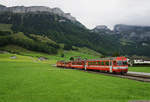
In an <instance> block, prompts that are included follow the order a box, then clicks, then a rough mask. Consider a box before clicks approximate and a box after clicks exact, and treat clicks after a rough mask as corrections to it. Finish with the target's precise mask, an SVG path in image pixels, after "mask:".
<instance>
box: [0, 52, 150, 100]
mask: <svg viewBox="0 0 150 102" xmlns="http://www.w3.org/2000/svg"><path fill="white" fill-rule="evenodd" d="M12 56H16V58H14V59H12ZM10 58H11V59H10ZM49 58H53V59H55V58H54V56H52V57H51V56H49ZM55 62H56V60H52V59H50V60H47V61H39V60H38V59H37V58H35V57H30V56H22V55H15V54H0V102H128V101H129V100H150V97H149V96H150V83H144V82H138V81H134V80H128V79H122V78H117V77H110V76H103V75H99V74H94V73H87V72H83V71H79V70H72V69H62V68H57V67H53V66H52V65H53V64H55Z"/></svg>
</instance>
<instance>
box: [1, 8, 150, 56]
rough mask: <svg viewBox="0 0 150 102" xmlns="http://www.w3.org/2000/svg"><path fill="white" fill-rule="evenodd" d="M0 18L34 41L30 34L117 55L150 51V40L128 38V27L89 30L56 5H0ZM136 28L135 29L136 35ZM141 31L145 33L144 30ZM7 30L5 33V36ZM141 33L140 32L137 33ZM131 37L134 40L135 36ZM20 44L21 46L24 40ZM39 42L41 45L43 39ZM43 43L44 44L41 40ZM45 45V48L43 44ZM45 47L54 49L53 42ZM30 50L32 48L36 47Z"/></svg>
mask: <svg viewBox="0 0 150 102" xmlns="http://www.w3.org/2000/svg"><path fill="white" fill-rule="evenodd" d="M0 18H1V19H0V23H1V24H10V25H11V32H10V33H14V34H16V33H17V34H18V33H19V32H22V33H23V34H24V35H25V36H27V37H29V38H30V39H32V40H33V41H36V42H37V40H36V39H35V38H33V36H31V35H32V34H34V35H36V36H42V37H47V38H48V39H50V40H52V41H54V42H56V44H59V43H63V44H65V45H67V46H69V47H70V46H77V47H88V48H90V49H92V50H95V51H97V52H100V53H102V54H104V55H109V56H111V55H113V54H114V53H116V52H118V53H119V54H121V55H133V54H136V55H145V56H150V54H149V53H148V51H150V47H149V44H150V43H149V42H148V40H144V41H145V42H143V40H142V42H138V41H139V40H132V36H131V35H132V34H131V33H128V32H129V30H128V29H127V28H128V27H126V30H125V29H124V28H125V27H121V26H125V25H118V26H117V25H116V26H115V28H114V29H115V30H110V29H109V28H108V27H107V26H104V25H99V26H97V27H96V28H94V29H93V30H89V29H87V28H86V27H85V26H84V25H83V24H81V23H80V22H79V21H77V20H76V19H75V17H72V16H71V15H70V14H69V13H64V12H63V11H62V10H61V9H59V8H49V7H43V6H31V7H24V6H15V7H5V6H2V5H1V6H0ZM129 28H130V27H129ZM122 29H124V30H122ZM136 29H137V28H136ZM137 31H139V30H137ZM137 31H135V33H136V35H137ZM143 31H145V30H143ZM130 32H132V31H130ZM145 32H146V33H148V30H147V31H145ZM2 33H3V31H2ZM2 33H0V34H2ZM10 33H9V32H5V34H7V35H9V34H10ZM132 33H133V32H132ZM146 33H145V35H146ZM138 34H139V32H138ZM2 35H3V36H4V34H2ZM141 35H143V34H142V33H141ZM128 36H131V39H130V38H129V37H128ZM138 37H139V36H138ZM133 39H135V37H134V38H133ZM144 39H147V37H146V36H145V38H144ZM13 40H14V39H13ZM13 42H14V41H13ZM1 43H2V42H1ZM8 43H9V42H6V43H4V42H3V45H5V44H8ZM21 43H22V45H23V46H24V43H23V42H21ZM40 43H42V44H43V42H40ZM44 44H47V43H45V42H44ZM22 45H21V46H22ZM35 45H36V44H35ZM143 45H144V46H143ZM45 46H46V47H47V45H45ZM48 46H51V47H53V48H54V49H57V45H54V46H52V45H51V44H50V45H49V44H48ZM34 49H35V50H36V48H34ZM38 49H40V48H38Z"/></svg>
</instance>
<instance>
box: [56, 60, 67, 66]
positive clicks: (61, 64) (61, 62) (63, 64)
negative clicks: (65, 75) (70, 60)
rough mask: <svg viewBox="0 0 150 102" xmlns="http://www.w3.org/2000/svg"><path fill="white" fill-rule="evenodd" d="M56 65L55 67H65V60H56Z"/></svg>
mask: <svg viewBox="0 0 150 102" xmlns="http://www.w3.org/2000/svg"><path fill="white" fill-rule="evenodd" d="M56 66H57V67H65V62H64V61H57V63H56Z"/></svg>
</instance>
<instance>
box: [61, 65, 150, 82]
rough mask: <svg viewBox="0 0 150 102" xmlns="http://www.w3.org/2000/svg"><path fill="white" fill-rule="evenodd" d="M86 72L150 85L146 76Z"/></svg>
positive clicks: (149, 79)
mask: <svg viewBox="0 0 150 102" xmlns="http://www.w3.org/2000/svg"><path fill="white" fill-rule="evenodd" d="M59 68H60V67H59ZM65 69H68V68H65ZM75 70H79V69H75ZM81 71H85V70H81ZM86 72H88V73H96V74H101V75H106V76H112V77H120V78H125V79H130V80H136V81H141V82H149V83H150V76H148V75H140V74H131V73H129V74H128V73H127V74H124V75H120V74H112V73H105V72H99V71H91V70H86Z"/></svg>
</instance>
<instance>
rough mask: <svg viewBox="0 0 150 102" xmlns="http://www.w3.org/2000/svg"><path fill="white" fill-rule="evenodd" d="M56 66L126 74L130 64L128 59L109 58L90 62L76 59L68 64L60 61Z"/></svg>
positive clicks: (90, 60)
mask: <svg viewBox="0 0 150 102" xmlns="http://www.w3.org/2000/svg"><path fill="white" fill-rule="evenodd" d="M56 65H57V67H65V68H76V69H84V70H99V71H101V72H108V73H120V74H125V73H127V72H128V63H127V58H126V57H109V58H100V59H89V60H82V59H76V60H73V61H67V62H65V61H58V62H57V64H56Z"/></svg>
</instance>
